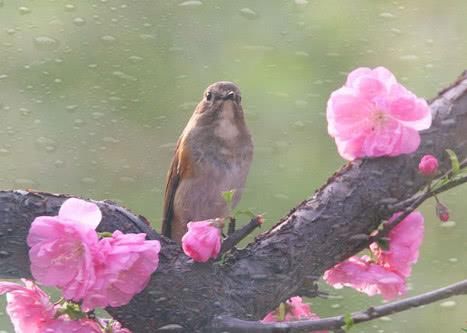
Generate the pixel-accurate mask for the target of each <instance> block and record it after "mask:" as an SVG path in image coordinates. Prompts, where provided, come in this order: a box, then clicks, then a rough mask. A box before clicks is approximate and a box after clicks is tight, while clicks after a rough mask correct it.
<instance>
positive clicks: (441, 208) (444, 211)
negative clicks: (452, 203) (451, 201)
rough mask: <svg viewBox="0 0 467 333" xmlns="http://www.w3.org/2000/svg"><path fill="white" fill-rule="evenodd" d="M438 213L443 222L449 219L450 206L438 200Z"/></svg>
mask: <svg viewBox="0 0 467 333" xmlns="http://www.w3.org/2000/svg"><path fill="white" fill-rule="evenodd" d="M436 215H437V216H438V218H439V219H440V220H441V222H447V221H449V208H448V207H446V206H445V205H443V204H442V203H441V202H439V201H438V202H437V203H436Z"/></svg>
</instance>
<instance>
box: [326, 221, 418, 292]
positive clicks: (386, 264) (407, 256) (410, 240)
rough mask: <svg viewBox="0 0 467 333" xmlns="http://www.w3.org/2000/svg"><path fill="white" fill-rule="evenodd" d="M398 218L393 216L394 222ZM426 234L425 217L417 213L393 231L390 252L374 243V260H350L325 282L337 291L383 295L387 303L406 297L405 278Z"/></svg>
mask: <svg viewBox="0 0 467 333" xmlns="http://www.w3.org/2000/svg"><path fill="white" fill-rule="evenodd" d="M397 216H399V214H394V216H393V217H392V218H391V220H394V218H396V217H397ZM391 220H390V221H391ZM423 231H424V219H423V215H422V214H421V213H419V212H414V213H412V214H410V215H409V216H407V217H406V218H405V219H404V220H402V221H401V222H400V223H399V224H398V225H397V226H395V227H394V228H393V229H392V230H391V231H390V233H389V237H388V238H389V249H388V250H383V249H382V248H381V247H380V246H379V245H378V244H376V243H373V244H371V245H370V250H371V252H372V254H373V256H374V258H375V259H374V260H372V259H370V258H369V257H368V256H363V257H361V258H359V257H355V256H354V257H351V258H349V259H347V260H345V261H343V262H341V263H339V264H337V265H336V266H334V267H333V268H331V269H330V270H328V271H326V272H325V274H324V280H325V281H326V282H327V283H328V284H330V285H331V286H333V287H334V288H342V287H344V286H346V287H351V288H354V289H356V290H358V291H361V292H363V293H366V294H367V295H369V296H373V295H376V294H380V295H382V296H383V298H384V299H386V300H389V299H393V298H395V297H397V296H399V295H403V294H404V293H405V292H406V290H407V287H406V278H407V277H409V276H410V274H411V271H412V265H413V264H414V263H416V262H417V259H418V254H419V248H420V245H421V243H422V240H423Z"/></svg>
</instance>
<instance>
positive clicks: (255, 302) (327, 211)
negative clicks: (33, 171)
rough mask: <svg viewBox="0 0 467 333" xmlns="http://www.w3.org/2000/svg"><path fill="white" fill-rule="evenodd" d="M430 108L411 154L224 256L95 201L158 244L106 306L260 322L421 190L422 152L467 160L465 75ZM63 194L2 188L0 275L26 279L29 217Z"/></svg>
mask: <svg viewBox="0 0 467 333" xmlns="http://www.w3.org/2000/svg"><path fill="white" fill-rule="evenodd" d="M430 106H431V109H432V112H433V116H434V120H433V125H432V127H431V128H430V129H429V130H426V131H424V132H423V133H422V135H421V136H422V144H421V145H420V147H419V149H418V150H417V152H415V153H414V154H410V155H403V156H398V157H396V158H388V157H385V158H377V159H365V160H359V161H354V162H352V163H348V164H347V165H345V166H344V167H343V168H342V169H341V170H339V171H338V172H336V173H335V174H334V175H333V176H332V177H331V178H330V179H329V180H328V181H327V183H326V184H325V185H324V186H323V187H321V188H320V189H319V190H318V191H317V192H316V193H315V194H314V196H313V197H311V198H308V199H307V200H305V201H303V202H302V203H300V204H299V205H298V206H297V207H295V208H294V209H292V210H291V211H290V212H289V213H288V214H287V215H286V216H285V217H284V218H282V219H281V221H280V222H279V223H278V224H277V225H275V226H274V227H273V228H272V229H271V230H269V231H267V232H265V233H263V234H261V235H259V236H258V237H256V239H255V241H254V242H253V243H251V244H249V245H248V246H247V247H246V248H245V249H242V250H237V251H232V252H231V253H227V254H226V255H225V256H224V260H223V261H222V262H215V263H208V264H199V263H194V262H193V261H192V260H190V259H189V258H187V257H186V256H185V255H184V254H183V252H182V251H181V249H180V247H179V246H178V245H177V244H176V243H175V242H173V241H171V240H169V239H166V238H165V237H162V236H160V235H159V234H157V233H156V232H154V231H153V230H151V228H150V227H149V226H148V225H147V224H146V223H145V219H144V218H142V217H140V216H136V215H134V214H133V213H131V212H129V211H127V210H125V209H123V208H121V207H118V206H117V205H115V204H112V203H109V202H98V203H97V204H98V205H99V207H100V208H101V210H102V212H103V221H102V223H101V224H100V225H99V231H113V230H116V229H120V230H122V231H123V232H146V233H147V234H148V238H150V239H158V240H160V242H161V247H162V249H161V253H160V262H159V268H158V270H157V271H156V272H155V273H154V275H153V276H152V279H151V281H150V283H149V285H148V287H147V288H146V290H145V291H144V292H142V293H140V294H138V295H137V296H136V297H135V298H134V299H133V300H132V301H131V302H130V303H129V304H128V305H126V306H123V307H120V308H109V309H108V311H109V313H110V314H111V315H112V316H114V317H115V319H117V320H119V321H120V322H122V323H123V324H124V325H125V326H126V327H128V328H129V329H131V330H132V331H133V332H134V333H146V332H152V331H155V330H156V329H157V328H160V327H162V326H167V325H179V326H182V327H183V330H184V331H185V332H209V331H212V330H214V329H213V326H212V323H213V319H214V318H216V317H218V316H230V317H236V318H239V319H243V320H258V319H261V318H262V317H264V315H265V314H266V313H267V312H269V311H271V310H272V309H273V308H275V307H277V305H278V304H279V303H280V302H282V301H285V300H286V299H288V298H290V297H291V296H294V294H296V292H297V290H298V289H299V288H300V287H301V286H302V285H303V284H304V282H305V281H307V279H308V278H309V277H310V276H321V275H322V274H323V272H324V271H325V270H327V269H329V268H330V267H332V266H334V265H335V264H336V263H338V262H340V261H342V260H344V259H346V258H348V257H349V256H351V255H354V254H355V253H356V252H358V251H359V250H360V249H361V248H362V247H364V246H365V244H366V242H367V241H368V235H370V234H371V233H372V232H373V231H374V230H375V229H377V228H378V226H379V225H380V223H381V221H383V220H387V219H388V218H389V217H390V216H391V215H392V214H393V213H394V212H395V210H394V207H393V206H394V205H395V204H396V203H398V202H405V201H406V200H408V199H410V198H412V197H413V196H414V194H416V193H417V192H420V191H421V190H422V189H423V188H424V186H425V183H426V180H425V178H424V177H422V176H421V175H419V174H418V172H417V165H418V162H419V160H420V157H421V156H423V155H425V154H428V153H430V154H433V155H435V156H437V157H438V158H440V157H443V158H441V159H440V162H441V163H440V167H441V170H442V172H446V171H447V170H448V169H449V168H450V163H449V160H448V158H447V157H446V156H445V154H444V151H445V149H447V148H449V149H452V150H454V151H455V152H456V154H457V155H458V156H459V158H460V159H461V160H463V159H465V158H466V157H467V73H464V74H463V76H462V77H461V78H459V80H457V81H456V82H455V83H454V84H453V85H452V86H451V87H449V88H448V89H446V90H445V91H443V92H442V93H441V94H440V95H439V96H438V97H437V98H436V99H434V100H433V101H432V102H431V104H430ZM66 198H67V197H66V196H64V195H54V194H48V193H35V192H24V191H5V192H0V278H5V277H7V278H15V277H28V276H30V271H29V259H28V248H27V245H26V235H27V232H28V230H29V227H30V224H31V222H32V221H33V219H34V218H35V217H36V216H40V215H56V214H57V212H58V208H59V207H60V205H61V203H62V202H63V201H64V200H65V199H66ZM408 205H409V203H408V204H407V206H402V207H398V210H401V209H405V208H406V207H408ZM362 235H365V236H366V237H364V238H363V237H361V236H362ZM172 327H174V326H172Z"/></svg>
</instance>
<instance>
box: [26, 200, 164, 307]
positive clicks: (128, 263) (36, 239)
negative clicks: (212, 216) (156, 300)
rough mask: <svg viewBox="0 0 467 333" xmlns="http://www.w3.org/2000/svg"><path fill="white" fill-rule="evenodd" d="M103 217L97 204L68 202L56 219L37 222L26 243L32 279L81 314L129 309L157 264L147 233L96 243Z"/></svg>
mask: <svg viewBox="0 0 467 333" xmlns="http://www.w3.org/2000/svg"><path fill="white" fill-rule="evenodd" d="M101 218H102V215H101V212H100V210H99V207H97V205H95V204H93V203H90V202H86V201H83V200H79V199H74V198H71V199H68V200H66V201H65V202H64V203H63V205H62V206H61V208H60V211H59V213H58V216H39V217H37V218H36V219H35V220H34V221H33V223H32V225H31V229H30V230H29V235H28V239H27V242H28V245H29V247H30V248H31V249H30V251H29V258H30V260H31V272H32V275H33V277H34V279H36V280H37V281H38V282H39V283H41V284H43V285H46V286H53V287H58V288H60V289H61V290H62V292H63V296H64V298H65V299H67V300H73V301H75V302H82V306H83V308H84V309H85V310H91V309H94V308H96V307H105V306H121V305H124V304H127V303H128V302H129V301H130V299H131V298H132V297H133V296H134V295H135V294H137V293H139V292H141V291H142V290H143V289H144V287H145V286H146V284H147V283H148V281H149V278H150V276H151V274H152V273H153V272H154V271H155V270H156V269H157V266H158V263H159V251H160V244H159V242H158V241H156V240H149V241H148V240H145V236H146V235H145V234H123V233H121V232H120V231H115V232H114V233H113V234H112V236H111V237H108V238H103V239H99V237H98V234H97V233H96V230H95V229H96V227H97V225H98V224H99V222H100V220H101Z"/></svg>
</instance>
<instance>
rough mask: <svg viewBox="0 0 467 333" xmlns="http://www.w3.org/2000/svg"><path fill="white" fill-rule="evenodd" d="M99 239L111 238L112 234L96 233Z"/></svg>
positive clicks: (106, 232) (105, 232)
mask: <svg viewBox="0 0 467 333" xmlns="http://www.w3.org/2000/svg"><path fill="white" fill-rule="evenodd" d="M97 234H98V235H99V238H106V237H112V233H111V232H108V231H103V232H98V233H97Z"/></svg>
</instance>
